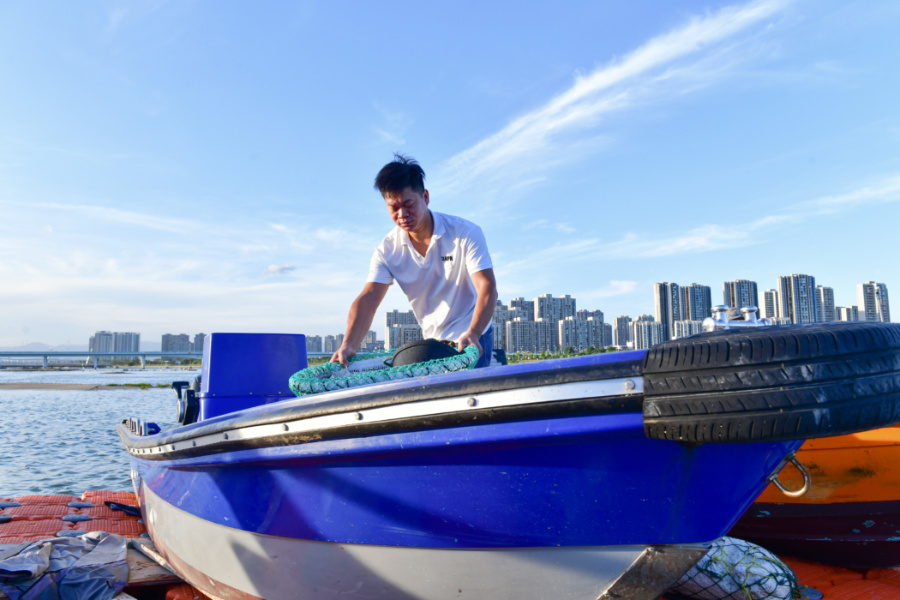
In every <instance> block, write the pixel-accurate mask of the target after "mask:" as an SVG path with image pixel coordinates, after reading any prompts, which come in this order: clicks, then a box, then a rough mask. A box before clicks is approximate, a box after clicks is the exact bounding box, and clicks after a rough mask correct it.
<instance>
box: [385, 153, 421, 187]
mask: <svg viewBox="0 0 900 600" xmlns="http://www.w3.org/2000/svg"><path fill="white" fill-rule="evenodd" d="M406 188H412V191H414V192H416V193H418V194H421V193H422V192H424V191H425V171H423V170H422V167H420V166H419V163H417V162H416V161H415V159H414V158H410V157H409V156H403V155H402V154H394V160H393V161H391V162H389V163H388V164H386V165H384V166H383V167H382V168H381V170H380V171H378V175H376V176H375V189H377V190H378V191H379V192H381V195H382V196H384V197H385V198H387V197H388V195H389V194H390V195H394V194H398V193H400V192H402V191H403V190H404V189H406Z"/></svg>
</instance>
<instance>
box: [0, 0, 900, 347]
mask: <svg viewBox="0 0 900 600" xmlns="http://www.w3.org/2000/svg"><path fill="white" fill-rule="evenodd" d="M897 31H900V3H898V2H896V0H865V1H858V2H847V1H834V0H794V1H788V0H763V1H751V2H670V1H668V0H637V1H633V2H612V1H591V2H574V1H568V0H564V1H563V2H555V3H548V2H531V1H519V2H515V3H513V2H496V3H484V2H474V1H466V0H462V1H457V2H453V3H421V2H411V1H410V2H398V1H393V0H385V1H384V2H377V3H372V2H362V1H349V0H348V1H343V2H318V1H313V2H303V1H298V2H267V3H263V4H259V3H255V4H252V3H244V2H229V1H215V2H214V1H212V0H206V1H204V0H198V1H188V0H178V1H172V2H166V1H158V0H156V1H145V0H129V1H127V2H124V1H123V2H119V1H102V0H98V1H91V2H68V3H65V2H64V3H58V2H45V1H41V0H37V1H35V2H19V3H3V4H2V5H0V346H17V345H21V344H25V343H29V342H42V343H46V344H51V345H64V344H86V343H87V340H88V338H89V336H91V335H92V334H93V333H94V332H95V331H98V330H108V331H137V332H140V333H141V336H142V340H144V341H152V342H155V341H158V340H159V338H160V336H161V335H162V334H163V333H188V334H190V335H193V334H194V333H197V332H204V333H210V332H217V331H235V332H282V333H305V334H309V335H327V334H337V333H341V332H343V331H344V328H345V325H346V318H347V310H348V308H349V306H350V303H351V302H352V301H353V299H354V298H355V296H356V295H357V294H358V293H359V291H360V290H361V288H362V286H363V284H364V282H365V278H366V274H367V272H368V265H369V258H370V256H371V253H372V251H373V249H374V247H375V246H376V245H377V244H378V243H379V242H380V240H381V239H382V238H383V237H384V235H386V234H387V233H388V231H390V229H391V228H392V226H393V225H392V223H391V222H390V219H389V217H388V215H387V211H386V209H385V206H384V202H383V200H382V199H381V197H380V195H379V194H378V192H377V191H375V190H374V189H373V188H372V183H373V179H374V177H375V174H376V173H377V172H378V170H379V169H380V168H381V167H382V166H383V165H384V164H385V163H387V162H389V161H390V160H391V158H392V156H393V153H394V152H401V153H404V154H407V155H410V156H412V157H414V158H416V159H417V160H418V161H419V162H420V163H421V164H422V166H423V168H424V169H425V172H426V187H427V188H428V189H429V192H430V197H431V205H430V207H431V208H432V209H433V210H437V211H440V212H445V213H449V214H454V215H458V216H462V217H464V218H467V219H469V220H472V221H474V222H475V223H477V224H479V225H480V226H481V227H482V229H483V230H484V233H485V236H486V239H487V242H488V247H489V249H490V252H491V256H492V259H493V263H494V271H495V275H496V278H497V282H498V292H499V295H500V299H501V300H503V301H504V302H506V301H508V300H510V299H512V298H515V297H520V296H521V297H524V298H526V299H531V298H534V297H536V296H538V295H541V294H545V293H550V294H553V295H555V296H559V295H563V294H570V295H572V296H574V297H575V298H576V299H577V302H578V308H585V309H589V310H594V309H600V310H602V311H604V313H605V314H606V318H607V320H608V321H611V320H612V318H613V317H615V316H618V315H631V316H636V315H639V314H644V313H648V314H652V313H653V308H654V307H653V295H652V291H653V284H654V283H655V282H660V281H672V282H676V283H678V284H681V285H688V284H691V283H701V284H704V285H709V286H711V288H712V292H713V303H714V304H715V303H720V302H722V282H723V281H729V280H734V279H750V280H753V281H756V282H757V284H758V286H759V291H760V294H761V293H762V291H763V290H766V289H769V288H774V287H775V283H776V278H777V277H778V276H779V275H789V274H792V273H802V274H808V275H813V276H814V277H815V278H816V282H817V283H818V284H819V285H825V286H830V287H832V288H833V289H834V296H835V303H836V304H837V305H841V306H846V305H851V304H856V284H858V283H861V282H864V281H870V280H872V281H876V282H880V283H885V284H886V285H887V287H888V290H889V293H891V292H892V293H893V295H894V296H895V298H900V287H898V286H900V277H898V273H900V267H898V265H897V259H898V248H900V244H898V239H897V238H898V234H900V231H898V224H900V61H898V60H897V56H900V36H898V35H897ZM396 287H397V286H393V287H392V289H391V291H390V292H389V293H388V296H387V297H386V299H385V302H384V303H383V304H382V309H384V310H391V309H394V308H397V309H400V310H407V309H408V308H409V305H408V303H407V301H406V299H405V298H404V296H403V295H402V292H400V291H399V290H398V289H396ZM897 303H900V300H896V299H895V304H897ZM383 323H384V317H383V315H382V314H381V312H379V314H378V315H377V316H376V320H375V323H374V325H373V329H375V330H376V331H377V332H378V337H379V338H381V337H382V336H383Z"/></svg>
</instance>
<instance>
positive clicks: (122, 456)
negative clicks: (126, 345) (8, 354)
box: [0, 368, 199, 497]
mask: <svg viewBox="0 0 900 600" xmlns="http://www.w3.org/2000/svg"><path fill="white" fill-rule="evenodd" d="M198 374H199V370H173V369H164V370H163V369H160V370H150V369H148V370H140V369H130V370H120V369H115V370H113V369H102V368H101V369H85V370H83V371H80V370H79V371H8V370H0V383H21V382H30V383H57V384H67V383H68V384H91V385H111V384H119V385H121V384H126V383H131V384H140V383H147V384H151V386H154V387H151V388H149V389H140V388H122V389H111V390H6V389H0V497H13V496H21V495H26V494H73V495H76V496H80V495H81V494H82V493H83V492H85V491H86V490H101V489H102V490H127V491H132V486H131V478H130V477H131V476H130V472H131V470H130V464H129V461H128V454H127V453H126V452H125V449H124V447H123V446H122V442H121V441H120V440H119V436H118V435H117V434H116V425H118V424H119V423H120V422H121V421H122V420H123V419H126V418H128V417H139V418H141V419H143V420H144V421H150V422H154V423H156V424H158V425H159V426H160V427H162V428H163V429H165V428H168V427H172V426H174V425H175V420H176V412H177V407H176V402H175V392H173V391H172V390H171V389H169V388H157V387H155V386H156V384H159V383H164V384H167V385H168V384H170V383H172V382H173V381H191V380H192V379H193V378H194V377H196V376H197V375H198Z"/></svg>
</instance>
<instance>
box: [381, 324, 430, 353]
mask: <svg viewBox="0 0 900 600" xmlns="http://www.w3.org/2000/svg"><path fill="white" fill-rule="evenodd" d="M421 339H423V335H422V327H421V326H420V325H419V324H418V323H415V324H413V325H409V324H396V325H391V326H390V327H385V329H384V342H385V344H387V346H388V348H390V349H392V350H396V349H398V348H400V347H401V346H403V345H404V344H408V343H410V342H417V341H419V340H421Z"/></svg>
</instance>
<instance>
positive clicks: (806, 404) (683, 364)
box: [643, 323, 900, 443]
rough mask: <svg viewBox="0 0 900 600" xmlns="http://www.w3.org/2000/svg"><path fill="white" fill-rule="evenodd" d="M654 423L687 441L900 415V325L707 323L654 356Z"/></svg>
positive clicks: (809, 433) (649, 367)
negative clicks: (714, 328) (717, 327)
mask: <svg viewBox="0 0 900 600" xmlns="http://www.w3.org/2000/svg"><path fill="white" fill-rule="evenodd" d="M643 374H644V408H643V412H644V433H645V434H646V435H647V437H650V438H654V439H665V440H675V441H679V442H686V443H704V442H715V443H736V442H758V441H779V440H797V439H807V438H813V437H827V436H833V435H843V434H846V433H853V432H857V431H865V430H867V429H874V428H877V427H885V426H887V425H893V424H895V423H898V422H900V325H898V324H891V323H829V324H815V325H787V326H776V327H759V328H746V329H738V330H729V331H720V332H715V333H706V334H701V335H698V336H693V337H689V338H684V339H681V340H673V341H671V342H665V343H663V344H660V345H658V346H654V347H652V348H650V349H649V350H648V351H647V355H646V357H645V359H644V368H643Z"/></svg>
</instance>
